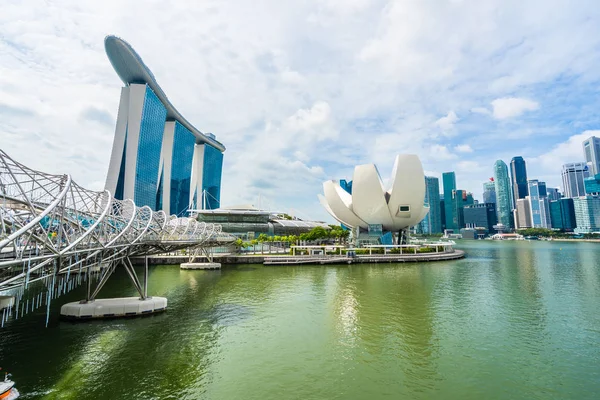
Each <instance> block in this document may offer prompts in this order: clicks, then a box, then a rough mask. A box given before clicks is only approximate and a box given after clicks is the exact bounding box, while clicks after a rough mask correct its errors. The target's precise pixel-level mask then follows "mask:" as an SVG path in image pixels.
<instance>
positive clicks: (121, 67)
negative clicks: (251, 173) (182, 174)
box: [104, 35, 225, 151]
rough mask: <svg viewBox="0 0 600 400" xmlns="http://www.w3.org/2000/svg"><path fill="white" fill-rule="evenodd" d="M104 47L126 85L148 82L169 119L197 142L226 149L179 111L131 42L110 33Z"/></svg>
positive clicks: (221, 149) (222, 149)
mask: <svg viewBox="0 0 600 400" xmlns="http://www.w3.org/2000/svg"><path fill="white" fill-rule="evenodd" d="M104 48H105V49H106V55H107V56H108V59H109V60H110V63H111V64H112V66H113V68H114V69H115V71H116V72H117V75H119V78H121V80H122V81H123V83H125V84H126V85H128V84H130V83H147V84H148V85H149V86H150V88H151V89H152V90H153V91H154V93H155V94H156V95H157V96H158V98H159V99H160V101H161V102H162V103H163V104H164V106H165V107H166V109H167V120H174V121H179V123H180V124H181V125H183V126H185V127H186V128H187V129H188V130H189V131H190V132H192V133H193V134H194V136H196V143H208V144H210V145H211V146H213V147H215V148H217V149H219V150H220V151H225V146H223V144H222V143H221V142H219V141H217V140H215V139H213V138H211V137H209V136H207V135H205V134H204V133H202V132H200V131H199V130H198V129H196V128H195V127H194V126H193V125H192V124H190V123H189V122H188V120H187V119H185V118H184V117H183V115H181V114H180V113H179V111H177V109H176V108H175V107H174V106H173V104H171V102H170V101H169V99H168V98H167V95H166V94H165V92H163V90H162V89H161V87H160V86H159V85H158V83H157V82H156V78H155V77H154V74H152V71H150V69H149V68H148V67H147V66H146V64H144V62H143V61H142V58H141V57H140V56H139V55H138V54H137V53H136V52H135V50H134V49H133V47H131V45H130V44H129V43H127V42H126V41H124V40H123V39H121V38H118V37H116V36H113V35H109V36H107V37H106V38H105V39H104Z"/></svg>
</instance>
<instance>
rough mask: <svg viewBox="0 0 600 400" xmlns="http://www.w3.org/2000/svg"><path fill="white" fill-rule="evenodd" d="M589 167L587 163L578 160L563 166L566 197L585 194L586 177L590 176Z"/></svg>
mask: <svg viewBox="0 0 600 400" xmlns="http://www.w3.org/2000/svg"><path fill="white" fill-rule="evenodd" d="M589 176H590V174H589V167H588V166H587V164H586V163H582V162H576V163H569V164H565V165H563V167H562V181H563V193H564V196H565V197H570V198H574V197H580V196H585V183H584V180H585V178H588V177H589Z"/></svg>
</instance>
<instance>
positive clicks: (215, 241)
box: [0, 150, 235, 298]
mask: <svg viewBox="0 0 600 400" xmlns="http://www.w3.org/2000/svg"><path fill="white" fill-rule="evenodd" d="M234 240H235V238H234V237H233V236H231V235H229V234H226V233H223V232H221V226H220V225H214V224H206V223H204V222H198V221H196V220H195V219H193V218H177V217H176V216H168V215H166V214H165V213H164V212H163V211H152V210H151V209H150V207H148V206H143V207H137V206H136V205H135V204H134V203H133V201H132V200H117V199H114V198H113V197H112V196H111V194H110V193H109V192H108V191H102V192H96V191H92V190H88V189H85V188H83V187H81V186H79V185H78V184H77V183H75V182H74V181H73V180H72V179H71V176H69V175H53V174H47V173H44V172H40V171H35V170H33V169H31V168H28V167H26V166H25V165H23V164H20V163H18V162H16V161H15V160H13V159H12V158H10V157H9V156H8V155H7V154H6V153H5V152H4V151H2V150H0V291H1V290H5V289H8V288H15V287H20V286H23V285H27V284H28V283H30V282H33V281H36V280H42V279H45V281H48V279H47V278H48V277H51V276H57V275H58V274H61V273H70V272H72V271H78V272H80V273H81V272H82V270H86V269H89V268H92V267H100V269H101V270H102V271H103V272H102V276H108V275H110V273H111V272H112V271H114V268H115V267H116V266H117V265H120V264H124V265H125V266H126V268H127V269H128V273H130V274H131V273H133V274H135V272H134V271H133V267H132V266H131V261H130V260H129V258H130V257H134V256H147V255H152V254H160V253H166V252H172V251H175V250H179V249H184V248H190V247H192V248H198V247H200V248H209V247H215V246H222V245H227V244H230V243H232V242H233V241H234ZM132 279H133V280H134V283H135V282H136V281H137V277H135V279H134V278H133V277H132ZM101 282H102V279H101ZM138 283H139V281H138ZM99 286H100V287H101V285H99ZM136 286H138V285H137V284H136ZM100 287H99V288H98V289H97V291H98V290H99V289H100ZM139 289H140V287H138V290H139ZM97 291H96V292H97ZM144 292H145V291H144ZM141 294H142V292H141ZM89 296H90V295H89V294H88V297H89ZM142 297H144V294H142ZM92 298H93V297H92Z"/></svg>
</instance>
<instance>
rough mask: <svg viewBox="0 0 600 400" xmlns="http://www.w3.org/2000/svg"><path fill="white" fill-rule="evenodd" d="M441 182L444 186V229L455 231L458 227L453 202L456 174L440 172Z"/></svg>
mask: <svg viewBox="0 0 600 400" xmlns="http://www.w3.org/2000/svg"><path fill="white" fill-rule="evenodd" d="M442 184H443V186H444V210H445V214H446V229H452V230H453V231H454V232H457V231H458V228H459V227H458V220H457V215H456V213H455V204H454V203H455V202H454V195H455V191H456V175H455V174H454V172H444V173H443V174H442Z"/></svg>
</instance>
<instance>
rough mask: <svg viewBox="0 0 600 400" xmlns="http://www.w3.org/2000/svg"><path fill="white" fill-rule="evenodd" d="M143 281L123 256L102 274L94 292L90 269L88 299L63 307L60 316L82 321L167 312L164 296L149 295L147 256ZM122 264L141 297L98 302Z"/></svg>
mask: <svg viewBox="0 0 600 400" xmlns="http://www.w3.org/2000/svg"><path fill="white" fill-rule="evenodd" d="M144 259H145V260H144V261H145V262H144V282H143V285H142V283H141V282H140V280H139V279H138V276H137V274H136V272H135V269H134V268H133V264H132V263H131V260H130V258H129V257H128V256H127V257H124V258H123V259H121V260H117V261H112V262H111V263H110V264H109V265H108V266H107V267H106V268H105V269H104V270H103V271H102V275H101V276H100V280H99V281H98V284H97V285H96V288H95V290H94V291H93V292H92V290H91V289H92V287H91V279H90V278H91V277H90V275H89V270H88V281H87V295H86V299H85V300H81V301H79V302H72V303H67V304H65V305H63V306H62V307H61V308H60V315H61V317H63V318H67V319H74V320H83V319H99V318H119V317H134V316H139V315H148V314H154V313H158V312H162V311H165V310H166V309H167V299H166V298H165V297H149V296H148V257H147V256H146V257H144ZM121 264H122V265H123V267H124V268H125V271H126V272H127V275H129V278H130V279H131V281H132V282H133V285H134V286H135V288H136V290H137V291H138V293H139V294H140V297H120V298H112V299H96V296H97V295H98V293H99V292H100V290H101V289H102V287H103V286H104V285H105V284H106V282H107V281H108V278H109V277H110V276H111V275H112V273H113V272H114V270H115V269H116V267H117V266H118V265H121Z"/></svg>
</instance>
